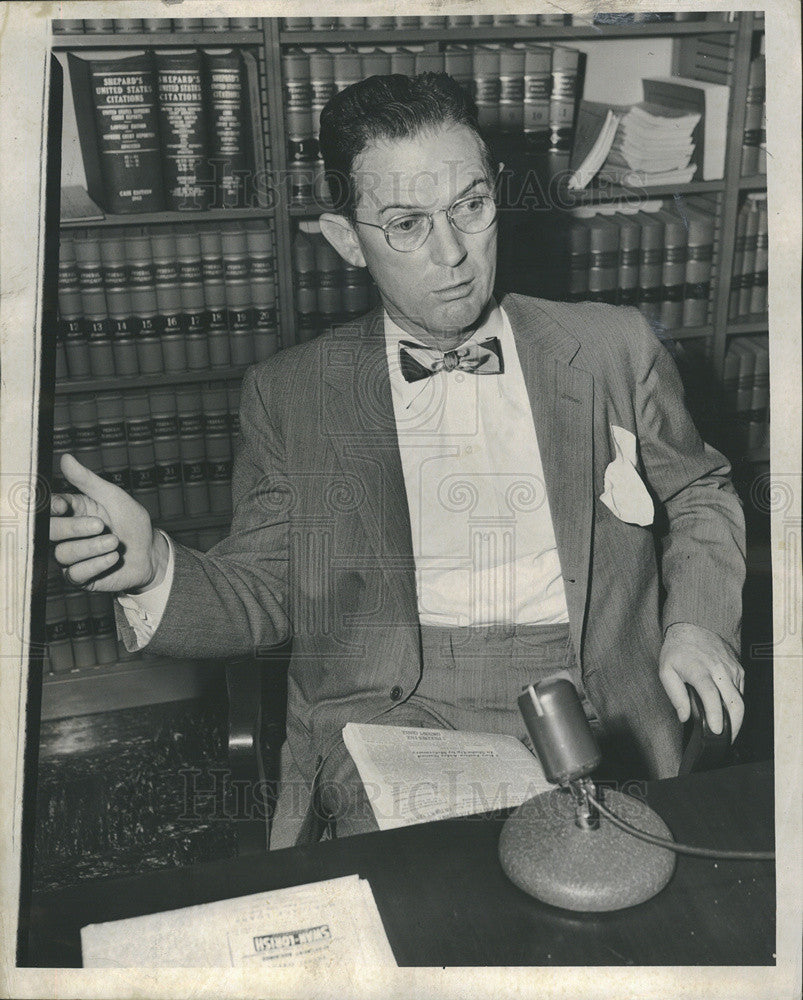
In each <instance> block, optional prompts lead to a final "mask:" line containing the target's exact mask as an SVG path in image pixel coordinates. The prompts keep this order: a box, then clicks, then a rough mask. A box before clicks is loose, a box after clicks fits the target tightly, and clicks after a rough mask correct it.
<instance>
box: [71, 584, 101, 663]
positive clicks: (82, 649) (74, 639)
mask: <svg viewBox="0 0 803 1000" xmlns="http://www.w3.org/2000/svg"><path fill="white" fill-rule="evenodd" d="M64 604H65V607H66V610H67V627H68V630H69V633H70V645H71V646H72V658H73V663H74V664H75V669H76V670H85V669H87V668H89V667H94V666H95V664H96V663H97V662H98V660H97V655H96V653H95V640H94V638H93V636H92V611H91V609H90V607H89V595H88V594H87V593H85V592H84V591H83V590H79V589H78V588H77V587H72V586H70V585H69V584H65V587H64Z"/></svg>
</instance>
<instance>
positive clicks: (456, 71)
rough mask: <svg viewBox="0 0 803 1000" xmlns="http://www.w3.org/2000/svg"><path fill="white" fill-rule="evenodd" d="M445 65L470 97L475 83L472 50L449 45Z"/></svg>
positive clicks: (445, 53) (447, 70) (463, 46)
mask: <svg viewBox="0 0 803 1000" xmlns="http://www.w3.org/2000/svg"><path fill="white" fill-rule="evenodd" d="M443 65H444V69H445V70H446V72H447V73H448V74H449V76H451V77H452V79H453V80H456V81H457V83H459V84H460V86H461V87H462V88H463V90H465V92H466V93H467V94H469V95H470V94H471V93H472V87H473V82H474V77H473V60H472V56H471V49H470V48H468V46H466V45H447V47H446V51H445V52H444V54H443ZM394 72H395V71H394Z"/></svg>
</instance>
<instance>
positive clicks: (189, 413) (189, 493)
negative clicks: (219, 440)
mask: <svg viewBox="0 0 803 1000" xmlns="http://www.w3.org/2000/svg"><path fill="white" fill-rule="evenodd" d="M176 405H177V410H178V434H179V449H180V452H181V480H182V491H183V494H184V513H185V514H186V515H187V516H189V517H194V516H195V515H197V514H208V513H209V488H208V486H207V482H206V455H205V452H204V427H203V415H202V409H201V391H200V389H199V388H198V387H197V386H187V387H186V388H182V389H179V390H178V391H177V393H176Z"/></svg>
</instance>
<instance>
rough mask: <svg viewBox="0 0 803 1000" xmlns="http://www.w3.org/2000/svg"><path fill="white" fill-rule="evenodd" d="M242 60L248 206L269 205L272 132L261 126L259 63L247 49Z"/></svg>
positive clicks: (242, 55) (270, 194) (246, 202)
mask: <svg viewBox="0 0 803 1000" xmlns="http://www.w3.org/2000/svg"><path fill="white" fill-rule="evenodd" d="M240 62H241V64H242V67H243V72H244V74H245V78H244V84H245V88H244V102H243V103H244V112H243V114H244V121H246V122H247V123H248V139H247V142H246V150H247V153H248V156H249V161H248V163H249V168H250V169H249V171H248V183H247V184H246V186H245V204H246V207H254V206H258V207H260V208H267V207H268V204H269V200H270V198H271V197H272V188H271V178H270V177H269V176H268V166H269V163H270V148H269V135H268V133H267V132H266V131H265V130H264V129H263V127H262V95H261V92H260V84H259V66H258V65H257V60H256V56H255V55H254V54H253V53H252V52H251V51H250V50H248V49H240Z"/></svg>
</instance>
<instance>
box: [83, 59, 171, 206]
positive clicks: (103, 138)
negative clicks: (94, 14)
mask: <svg viewBox="0 0 803 1000" xmlns="http://www.w3.org/2000/svg"><path fill="white" fill-rule="evenodd" d="M67 63H68V66H69V71H70V81H71V85H72V93H73V103H74V105H75V117H76V122H77V125H78V138H79V141H80V144H81V157H82V160H83V165H84V173H85V175H86V182H87V191H88V194H89V197H90V198H91V199H92V200H93V201H95V202H97V204H98V205H100V206H101V207H102V208H103V209H104V210H105V211H106V212H109V213H112V214H119V215H126V214H132V213H137V212H158V211H161V210H162V209H163V208H164V207H165V200H164V186H163V180H162V163H161V154H160V131H159V121H158V113H157V99H156V81H155V74H154V68H153V63H152V60H151V57H150V54H149V53H147V52H144V51H143V52H134V53H132V54H130V55H127V56H120V57H117V58H111V59H100V58H96V57H92V56H85V55H77V54H76V53H74V52H68V53H67Z"/></svg>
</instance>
